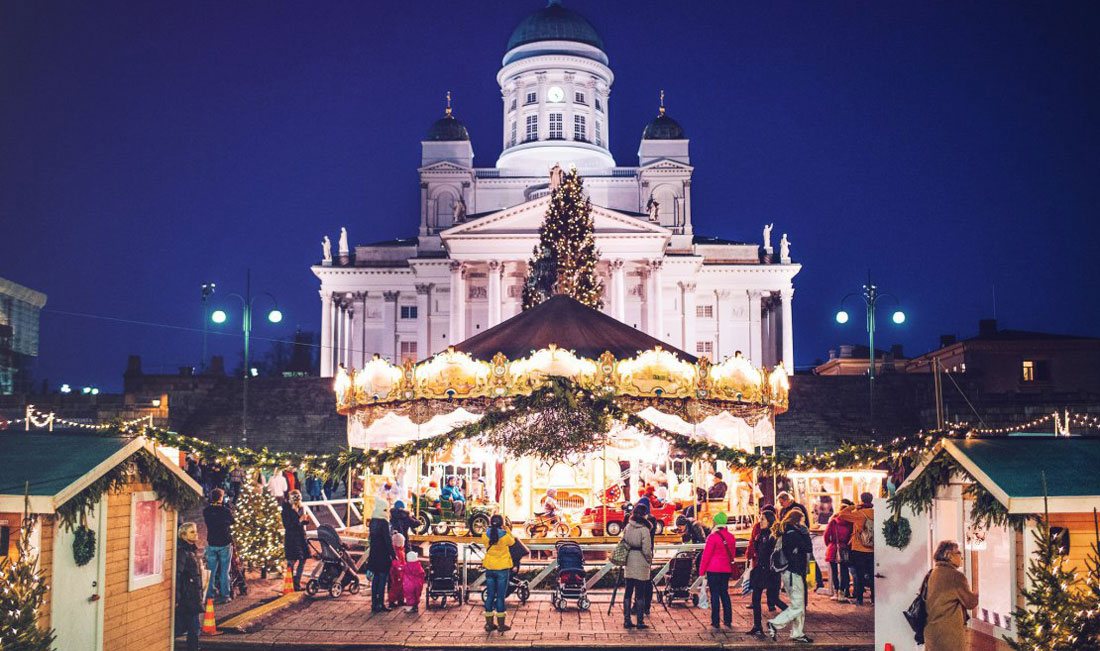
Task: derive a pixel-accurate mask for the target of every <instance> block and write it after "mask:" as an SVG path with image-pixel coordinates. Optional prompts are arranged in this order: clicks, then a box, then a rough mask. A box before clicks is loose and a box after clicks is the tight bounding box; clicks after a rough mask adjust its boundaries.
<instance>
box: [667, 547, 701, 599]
mask: <svg viewBox="0 0 1100 651" xmlns="http://www.w3.org/2000/svg"><path fill="white" fill-rule="evenodd" d="M698 557H699V552H680V553H678V554H676V556H674V557H673V558H672V560H671V561H670V562H669V567H668V574H666V575H665V586H664V588H665V589H664V594H663V597H664V602H665V605H666V606H671V605H672V604H673V603H674V602H676V601H677V600H682V601H683V602H684V603H685V604H686V603H687V601H688V600H689V599H690V600H691V605H693V606H698V605H699V594H698V593H696V594H692V593H691V585H692V583H694V581H695V569H696V563H697V562H698Z"/></svg>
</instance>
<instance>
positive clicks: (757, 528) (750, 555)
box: [745, 518, 766, 565]
mask: <svg viewBox="0 0 1100 651" xmlns="http://www.w3.org/2000/svg"><path fill="white" fill-rule="evenodd" d="M765 522H766V520H764V518H760V519H759V520H757V521H756V524H754V525H752V532H751V533H750V534H749V548H748V549H746V550H745V560H747V561H749V562H752V561H755V560H756V537H757V536H759V535H760V532H761V531H762V530H763V528H764V526H763V525H764V523H765ZM753 565H756V563H753Z"/></svg>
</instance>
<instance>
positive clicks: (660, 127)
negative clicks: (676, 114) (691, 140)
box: [642, 108, 686, 140]
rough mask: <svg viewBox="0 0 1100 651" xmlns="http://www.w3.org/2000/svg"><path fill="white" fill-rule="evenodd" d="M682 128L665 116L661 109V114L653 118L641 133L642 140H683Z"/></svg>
mask: <svg viewBox="0 0 1100 651" xmlns="http://www.w3.org/2000/svg"><path fill="white" fill-rule="evenodd" d="M685 137H686V136H684V128H683V127H681V126H680V123H679V122H677V121H676V120H673V119H672V118H670V117H668V116H667V115H665V111H664V109H663V108H662V109H661V114H660V115H658V116H657V117H655V118H653V121H652V122H650V123H649V124H647V125H646V127H645V131H643V132H642V140H683V139H684V138H685Z"/></svg>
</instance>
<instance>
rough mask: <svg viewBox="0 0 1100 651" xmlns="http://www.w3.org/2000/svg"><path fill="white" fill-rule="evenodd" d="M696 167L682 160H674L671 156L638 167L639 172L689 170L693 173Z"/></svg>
mask: <svg viewBox="0 0 1100 651" xmlns="http://www.w3.org/2000/svg"><path fill="white" fill-rule="evenodd" d="M694 169H695V167H693V166H691V165H687V164H685V163H681V162H680V161H676V160H672V159H671V158H660V159H657V160H655V161H653V162H651V163H648V164H646V165H642V166H641V167H639V168H638V171H639V172H676V173H681V172H687V173H691V172H692V171H693V170H694Z"/></svg>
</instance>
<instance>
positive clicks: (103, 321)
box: [0, 0, 1100, 389]
mask: <svg viewBox="0 0 1100 651" xmlns="http://www.w3.org/2000/svg"><path fill="white" fill-rule="evenodd" d="M565 5H566V6H567V7H570V8H572V9H574V10H577V11H578V12H580V13H581V14H582V15H584V16H586V17H587V18H588V19H589V20H590V21H591V22H592V23H593V24H594V25H595V27H596V28H597V30H598V31H599V32H600V34H601V35H602V36H603V39H604V41H605V44H606V48H607V52H608V54H609V56H610V59H611V68H612V70H613V71H614V73H615V75H616V79H615V84H614V86H613V89H612V96H611V103H610V109H611V113H610V139H611V147H612V153H613V154H614V156H615V158H616V160H617V162H618V163H619V164H620V165H636V164H637V155H636V152H637V147H638V141H639V137H640V135H641V131H642V128H643V127H644V126H645V124H646V122H648V121H649V120H650V119H651V118H652V117H653V116H654V115H655V114H656V109H657V92H658V89H661V88H663V89H665V91H666V93H667V98H668V100H667V103H668V110H669V114H670V115H671V116H673V117H674V118H676V119H677V120H678V121H679V122H680V123H681V124H682V125H683V126H684V128H685V130H686V131H687V134H688V137H689V138H691V155H692V163H693V164H694V165H695V169H696V171H695V176H694V183H693V193H692V203H693V215H694V223H695V231H696V233H699V234H707V235H715V236H720V237H724V238H730V239H735V240H744V241H753V242H755V241H758V240H759V238H760V230H761V226H762V224H764V223H765V222H769V221H770V222H775V224H776V226H775V240H778V237H779V235H780V234H781V233H783V232H787V233H789V234H790V239H791V241H792V255H793V257H794V258H795V259H796V261H798V262H801V263H802V264H803V270H802V272H801V273H800V274H799V276H798V277H797V278H796V279H795V288H796V292H795V299H794V310H795V354H796V357H797V361H798V363H799V365H800V366H805V365H809V364H811V363H812V362H813V361H814V360H815V359H817V358H824V357H826V356H827V353H828V349H829V348H830V347H834V346H836V345H837V344H839V343H842V342H860V341H865V337H866V334H865V333H864V332H863V330H862V322H861V320H860V319H858V318H857V319H853V321H852V322H851V323H849V325H848V326H847V327H846V328H841V327H840V326H837V325H836V324H835V322H834V321H833V318H832V314H833V312H834V311H835V309H836V306H837V303H838V302H839V300H840V299H841V297H843V296H844V295H845V294H846V293H848V292H849V291H855V290H858V289H859V286H860V285H861V283H862V282H863V281H864V280H865V277H866V274H867V271H868V269H871V270H872V271H873V273H874V275H875V277H876V280H877V281H878V282H879V284H880V286H881V288H882V290H884V291H889V292H892V293H894V294H896V295H897V296H899V297H900V298H901V299H902V301H903V304H904V307H905V308H906V310H907V312H908V313H909V315H910V321H909V323H907V324H906V325H905V326H904V327H903V328H900V329H899V328H895V327H894V326H893V325H892V324H889V323H888V319H885V318H884V319H883V321H884V322H887V323H886V325H884V326H882V329H881V330H880V332H879V342H880V343H881V344H884V345H888V344H890V343H894V342H898V343H903V344H904V345H905V348H906V352H907V353H910V354H916V353H920V352H924V351H927V350H929V349H931V348H934V347H935V345H936V343H937V341H938V336H939V335H940V334H941V333H956V334H959V335H961V336H967V335H972V334H974V333H975V332H976V329H977V320H978V319H979V318H982V317H988V316H992V314H993V311H994V299H993V297H994V287H996V290H995V291H996V315H997V317H998V319H999V321H1000V324H1001V326H1002V327H1011V328H1020V329H1038V330H1049V331H1055V332H1066V333H1078V334H1089V335H1100V328H1098V327H1097V326H1096V323H1097V320H1098V319H1100V300H1098V298H1100V297H1098V293H1100V292H1098V289H1097V288H1098V285H1100V283H1098V282H1097V280H1096V273H1095V271H1094V268H1095V264H1096V257H1095V256H1096V252H1097V241H1098V236H1100V227H1098V226H1097V217H1098V208H1100V183H1098V181H1100V176H1098V171H1100V170H1098V165H1097V156H1098V153H1097V152H1098V151H1100V138H1098V130H1097V121H1098V120H1097V119H1098V108H1100V99H1098V92H1097V91H1098V89H1100V75H1098V74H1097V63H1098V62H1100V39H1098V38H1097V37H1096V35H1097V34H1098V33H1100V3H1095V2H1079V3H1069V2H1063V3H1056V4H1052V3H1034V2H1029V3H1008V2H981V3H979V2H967V3H935V4H933V3H927V2H910V3H900V2H866V3H850V2H845V3H841V2H828V3H825V2H806V3H781V2H768V3H755V4H753V5H745V4H742V3H728V2H722V3H719V2H688V3H670V2H667V0H664V1H649V0H640V1H634V2H607V1H605V2H595V1H594V0H588V1H587V2H582V1H581V0H567V1H566V3H565ZM540 6H542V3H541V2H539V0H530V1H528V0H523V1H518V0H510V1H508V2H503V1H499V0H497V1H494V2H488V1H485V0H479V1H478V2H454V1H453V0H449V1H432V2H405V3H383V2H348V3H337V2H324V3H304V2H303V3H293V4H291V3H274V2H244V1H238V2H182V3H167V2H153V3H145V2H131V3H117V2H100V3H87V2H48V3H45V2H5V3H2V4H0V243H2V247H0V251H2V253H0V276H2V277H5V278H8V279H11V280H14V281H16V282H18V283H21V284H24V285H27V286H29V287H32V288H34V289H38V290H41V291H44V292H46V293H47V294H48V295H49V302H48V305H47V308H46V311H45V312H43V315H42V339H41V347H40V358H39V361H38V364H37V367H36V377H37V378H38V379H39V381H41V380H42V379H48V380H49V383H50V386H51V388H56V387H57V386H58V385H59V384H60V383H62V382H68V383H71V384H74V385H77V386H79V385H83V384H92V383H94V384H98V385H99V386H101V387H104V388H106V389H117V388H118V387H120V386H121V374H122V371H123V369H124V367H125V363H126V356H127V355H128V354H140V355H141V356H142V357H143V359H144V362H145V368H146V370H147V371H175V369H176V367H178V366H185V365H187V366H190V365H197V364H198V363H199V357H200V352H201V334H200V329H201V319H200V317H201V312H200V309H201V308H200V303H199V293H200V292H199V286H200V284H201V283H203V282H209V281H214V282H216V283H217V284H218V290H219V295H218V296H216V297H215V298H216V299H217V298H219V297H220V298H222V299H224V298H225V297H224V296H221V294H223V293H227V292H230V291H243V286H244V278H245V270H246V269H248V268H251V270H252V277H253V286H254V288H255V289H256V290H266V291H270V292H272V293H273V294H274V295H275V296H276V297H277V298H278V300H279V302H280V306H281V307H282V309H283V311H284V313H285V314H286V319H285V321H284V323H283V324H281V325H280V326H278V327H273V326H270V325H269V324H266V323H260V322H259V321H257V324H256V329H255V331H254V336H255V337H257V338H262V337H271V338H278V337H287V336H289V335H291V334H292V333H293V331H294V329H295V327H296V326H301V327H302V328H303V329H305V330H317V329H318V328H319V324H320V309H319V307H320V303H319V299H318V296H317V289H318V286H319V285H318V282H317V280H316V279H315V278H314V277H313V275H312V274H311V273H310V271H309V266H310V264H311V263H313V262H315V261H316V260H317V259H319V257H320V253H321V252H320V246H319V241H320V239H321V236H322V235H325V234H328V235H329V236H330V237H331V238H332V239H333V241H334V243H335V240H336V236H337V233H338V230H339V227H340V226H341V225H346V226H347V227H348V231H349V234H350V239H351V241H352V243H353V244H355V243H366V242H370V241H374V240H380V239H387V238H393V237H403V236H412V235H415V233H416V227H417V223H418V212H417V200H418V187H417V176H416V167H417V165H418V163H419V156H420V145H419V141H420V138H421V137H422V136H423V134H424V133H425V131H426V129H427V128H428V126H429V125H430V124H431V123H432V121H433V120H435V119H436V118H438V117H439V116H440V115H441V114H442V108H443V102H442V97H443V94H444V92H445V91H446V90H451V91H453V93H454V95H455V114H456V116H457V117H458V118H459V119H461V120H462V121H463V122H464V123H465V124H466V125H467V127H468V128H469V130H470V133H471V136H472V140H473V145H474V152H475V164H477V165H479V166H483V167H489V166H492V165H493V163H494V161H495V160H496V157H497V155H498V154H499V153H500V133H501V126H500V124H501V109H502V107H501V102H500V95H499V89H498V87H497V85H496V81H495V75H496V72H497V70H498V69H499V67H500V59H501V57H502V55H503V54H504V47H505V44H506V42H507V39H508V36H509V35H510V33H511V31H512V29H513V28H514V27H515V25H516V24H517V23H518V22H519V21H520V20H521V19H522V18H523V17H524V16H525V15H527V14H528V13H530V12H532V11H534V10H536V9H538V8H539V7H540ZM220 304H221V305H224V306H226V307H230V308H231V310H232V312H231V315H232V316H231V321H230V323H229V324H228V325H227V326H222V329H224V330H225V331H226V332H228V333H232V335H233V336H228V335H227V336H212V337H211V351H212V353H215V354H225V355H226V356H227V359H229V360H230V361H231V363H233V362H235V360H236V358H237V356H238V355H239V349H240V338H239V329H238V328H239V323H240V321H239V319H240V315H239V308H237V307H236V306H233V305H232V304H230V303H226V302H224V301H222V302H221V303H220ZM74 314H81V315H94V316H96V317H105V318H90V317H88V316H75V315H74ZM114 319H121V320H125V321H133V322H141V323H125V322H121V321H116V320H114ZM146 323H147V324H160V325H145V324H146ZM262 349H263V346H261V354H262Z"/></svg>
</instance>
